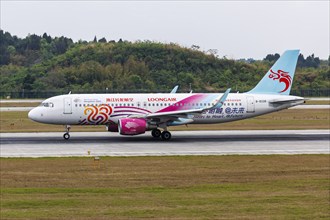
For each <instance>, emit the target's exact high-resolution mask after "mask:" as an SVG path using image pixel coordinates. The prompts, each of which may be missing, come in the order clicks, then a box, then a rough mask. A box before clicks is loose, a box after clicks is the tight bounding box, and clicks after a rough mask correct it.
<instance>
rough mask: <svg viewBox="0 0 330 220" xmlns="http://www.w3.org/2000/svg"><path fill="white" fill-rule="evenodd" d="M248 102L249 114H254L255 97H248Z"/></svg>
mask: <svg viewBox="0 0 330 220" xmlns="http://www.w3.org/2000/svg"><path fill="white" fill-rule="evenodd" d="M246 101H247V110H246V112H247V113H254V111H255V106H254V97H253V96H248V97H246Z"/></svg>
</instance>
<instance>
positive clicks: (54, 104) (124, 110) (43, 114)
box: [29, 93, 304, 126]
mask: <svg viewBox="0 0 330 220" xmlns="http://www.w3.org/2000/svg"><path fill="white" fill-rule="evenodd" d="M199 96H200V97H203V98H199V99H198V98H196V97H199ZM218 96H221V94H207V93H206V94H205V93H204V94H190V93H181V94H180V93H169V94H166V93H159V94H156V93H155V94H69V95H60V96H55V97H52V98H49V99H47V100H45V101H44V102H42V104H41V105H40V106H38V107H36V108H34V109H33V110H32V111H31V112H30V113H29V118H31V119H33V120H35V121H38V122H41V123H48V124H62V125H107V124H109V123H116V124H117V123H118V120H119V119H121V118H127V117H130V116H132V115H140V116H141V117H142V116H143V115H148V114H150V113H156V112H166V111H167V110H168V111H170V110H171V109H172V110H173V108H175V109H179V110H180V109H184V110H187V109H198V108H207V107H210V106H212V105H213V104H214V102H215V98H214V97H218ZM191 97H194V98H191ZM274 100H275V101H276V102H274ZM286 100H290V102H286ZM292 100H294V101H292ZM303 102H304V99H303V98H301V97H297V96H287V95H267V94H248V93H232V94H229V95H228V97H227V99H226V101H225V102H224V104H223V105H222V106H221V107H220V108H215V109H209V110H205V111H203V112H202V113H193V114H191V115H188V117H189V119H192V120H191V121H190V122H189V123H192V124H210V123H223V122H229V121H235V120H241V119H245V118H251V117H255V116H258V115H262V114H267V113H270V112H274V111H278V110H282V109H286V108H289V107H292V106H295V105H299V104H302V103H303ZM173 125H174V124H173ZM169 126H171V125H169Z"/></svg>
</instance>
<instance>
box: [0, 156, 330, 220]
mask: <svg viewBox="0 0 330 220" xmlns="http://www.w3.org/2000/svg"><path fill="white" fill-rule="evenodd" d="M0 162H1V183H0V186H1V216H0V217H1V219H36V218H39V219H40V218H45V219H132V218H133V219H136V218H151V219H328V218H329V217H330V214H329V213H330V212H329V211H330V209H329V183H330V182H329V174H330V173H329V155H293V156H280V155H277V156H181V157H179V156H178V157H104V158H101V167H100V168H96V169H95V168H94V167H93V159H92V158H40V159H31V158H29V159H28V158H27V159H24V158H23V159H4V158H1V159H0Z"/></svg>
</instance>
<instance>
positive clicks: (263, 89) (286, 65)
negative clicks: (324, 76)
mask: <svg viewBox="0 0 330 220" xmlns="http://www.w3.org/2000/svg"><path fill="white" fill-rule="evenodd" d="M298 56H299V50H287V51H285V52H284V54H283V55H282V56H281V57H280V58H279V59H278V60H277V61H276V63H275V64H274V65H273V66H272V68H270V70H269V71H268V72H267V73H266V75H265V76H264V77H263V78H262V79H261V80H260V82H259V83H258V85H257V86H256V87H254V88H253V89H252V90H251V91H249V92H248V93H251V94H261V93H262V94H280V95H289V94H290V90H291V86H292V82H293V76H294V73H295V70H296V65H297V60H298Z"/></svg>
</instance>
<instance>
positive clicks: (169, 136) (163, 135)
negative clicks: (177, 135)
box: [162, 131, 172, 141]
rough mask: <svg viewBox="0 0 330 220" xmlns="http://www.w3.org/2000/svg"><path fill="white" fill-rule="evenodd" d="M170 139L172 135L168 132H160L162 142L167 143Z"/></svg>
mask: <svg viewBox="0 0 330 220" xmlns="http://www.w3.org/2000/svg"><path fill="white" fill-rule="evenodd" d="M171 137H172V135H171V133H170V132H168V131H163V132H162V139H163V140H164V141H168V140H170V139H171Z"/></svg>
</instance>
